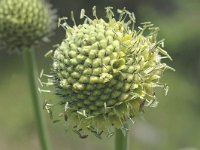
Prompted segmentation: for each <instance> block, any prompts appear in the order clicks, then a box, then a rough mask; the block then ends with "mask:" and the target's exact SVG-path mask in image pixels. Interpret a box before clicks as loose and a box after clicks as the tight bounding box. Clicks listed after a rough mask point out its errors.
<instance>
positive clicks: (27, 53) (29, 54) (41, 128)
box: [23, 49, 51, 150]
mask: <svg viewBox="0 0 200 150" xmlns="http://www.w3.org/2000/svg"><path fill="white" fill-rule="evenodd" d="M34 52H35V51H34V50H32V49H23V59H24V63H25V66H26V72H27V76H28V82H29V88H30V93H31V97H32V106H33V110H34V113H35V117H36V121H37V122H36V123H37V129H38V135H39V140H40V144H41V148H42V150H51V149H50V143H49V136H48V131H47V125H46V124H45V117H44V115H43V113H42V102H41V100H40V98H39V95H38V90H37V89H38V84H37V77H38V73H37V66H36V62H35V53H34Z"/></svg>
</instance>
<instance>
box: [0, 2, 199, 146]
mask: <svg viewBox="0 0 200 150" xmlns="http://www.w3.org/2000/svg"><path fill="white" fill-rule="evenodd" d="M50 3H52V5H53V8H55V9H57V12H58V16H59V17H63V16H69V15H70V11H71V10H74V14H75V16H76V17H75V18H76V19H78V18H79V13H80V9H81V8H85V9H86V13H87V14H88V16H92V15H91V12H92V11H91V8H92V6H93V5H96V6H97V14H98V16H104V7H105V6H114V8H123V7H126V8H127V9H128V10H129V11H133V12H134V13H135V15H136V19H137V20H136V21H137V24H139V23H140V22H144V21H151V22H153V23H154V24H155V25H156V26H159V27H160V29H161V30H160V34H159V38H165V39H166V40H165V49H166V50H167V51H168V52H169V54H170V55H171V56H172V58H173V61H172V62H170V61H168V62H167V63H169V64H170V65H171V66H172V67H174V68H175V69H176V72H172V71H167V72H166V73H165V74H164V78H163V82H166V83H167V84H168V85H169V87H170V89H169V94H168V95H167V96H166V97H165V96H164V93H163V92H162V91H160V92H158V97H159V101H160V103H159V105H158V107H157V108H156V109H147V110H146V112H145V115H144V117H142V118H140V117H138V118H137V121H136V124H135V125H134V126H131V129H130V142H129V147H130V150H133V149H135V150H200V129H199V127H200V100H199V98H200V79H199V78H200V1H199V0H190V1H189V0H74V1H69V0H51V1H50ZM77 22H78V21H77ZM64 34H65V33H64V30H63V29H61V28H59V29H56V32H55V33H54V35H53V36H52V37H51V42H49V43H42V44H40V45H39V46H38V47H37V48H36V53H37V60H38V62H37V63H38V68H39V70H41V69H42V68H45V70H48V68H49V67H50V63H51V60H49V59H44V54H45V53H46V52H47V51H48V50H50V49H51V48H52V46H53V45H54V44H56V43H60V42H61V40H62V38H63V37H64ZM44 113H45V114H46V112H45V111H44ZM46 118H47V121H48V125H49V132H50V137H51V141H52V145H53V147H54V149H56V150H79V149H81V150H93V149H95V150H102V149H106V150H111V149H113V148H114V146H113V138H109V139H103V140H99V139H96V138H95V137H94V136H90V137H89V138H87V139H84V140H83V139H80V138H79V137H78V136H77V135H75V134H74V133H72V132H68V133H66V132H65V130H64V128H65V127H64V124H62V123H58V124H53V123H52V122H50V119H49V117H48V116H47V114H46ZM0 150H40V147H39V141H38V137H37V129H36V121H35V118H34V114H33V110H32V107H31V100H30V94H29V89H28V84H27V78H26V75H25V71H24V65H23V61H22V56H21V55H20V54H18V55H17V54H12V55H9V54H7V53H6V52H0Z"/></svg>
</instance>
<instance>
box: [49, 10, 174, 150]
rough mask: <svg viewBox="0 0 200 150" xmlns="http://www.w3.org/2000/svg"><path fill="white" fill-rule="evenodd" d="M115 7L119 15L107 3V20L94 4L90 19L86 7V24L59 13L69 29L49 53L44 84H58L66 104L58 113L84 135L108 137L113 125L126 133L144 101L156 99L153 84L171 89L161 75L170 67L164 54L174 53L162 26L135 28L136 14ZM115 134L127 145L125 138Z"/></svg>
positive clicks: (147, 104) (55, 85) (59, 91)
mask: <svg viewBox="0 0 200 150" xmlns="http://www.w3.org/2000/svg"><path fill="white" fill-rule="evenodd" d="M117 12H118V14H119V19H118V20H116V19H115V18H114V13H113V11H112V7H106V17H107V20H106V19H105V20H104V19H101V18H98V17H97V15H96V7H93V16H94V19H91V18H89V17H88V16H86V15H85V10H84V9H82V10H81V15H80V18H81V19H82V18H84V23H83V24H80V25H76V22H75V19H74V16H73V12H72V14H71V19H72V21H73V22H74V26H73V27H70V26H69V25H68V24H67V22H66V20H67V18H61V19H60V22H59V25H61V26H62V27H63V28H64V29H65V31H66V38H65V39H64V40H63V41H62V43H61V44H59V45H58V46H57V48H56V49H55V50H54V51H53V50H51V51H50V52H48V53H47V54H46V56H51V57H52V59H53V64H52V67H51V74H50V75H49V76H48V83H46V85H53V86H54V87H55V91H53V92H54V93H56V94H57V95H59V96H60V98H61V101H60V103H59V104H60V105H62V106H63V107H62V109H61V110H60V112H61V113H62V115H63V116H64V118H65V120H66V121H67V122H68V125H69V127H71V128H72V129H73V131H74V132H76V133H77V134H79V135H80V136H81V137H87V134H86V135H85V134H84V132H87V131H88V130H89V131H90V132H92V133H94V134H95V135H96V136H97V137H99V138H101V136H102V135H103V133H104V135H106V136H110V135H112V134H113V127H114V128H117V129H120V132H121V133H119V134H117V135H119V136H120V137H122V133H124V134H125V135H126V132H127V130H128V128H127V126H125V124H127V121H128V120H131V121H132V122H133V118H134V117H135V116H136V115H137V114H138V113H139V112H141V111H143V109H144V108H145V106H155V105H156V104H157V101H156V96H155V91H154V89H155V88H156V87H160V88H164V89H165V90H166V91H167V86H166V85H165V84H162V83H160V77H161V76H162V74H163V72H164V70H165V69H171V68H170V67H169V66H167V65H166V64H165V63H162V62H161V59H163V58H169V59H171V58H170V56H169V55H168V54H167V52H166V51H165V50H163V49H162V47H163V40H161V41H157V39H156V37H157V33H158V28H157V27H153V24H151V23H150V22H145V23H142V27H139V30H138V31H136V30H135V27H134V25H135V16H134V14H133V13H131V12H129V11H127V10H126V9H122V10H120V9H118V10H117ZM48 92H49V91H48ZM52 106H56V104H50V103H48V102H47V105H46V109H47V111H48V112H49V113H50V114H52ZM117 132H119V130H117ZM117 139H118V140H117ZM117 139H116V140H117V141H118V142H119V143H122V141H124V142H125V144H124V146H125V147H126V137H125V138H123V137H122V138H121V139H120V138H117ZM125 147H124V148H122V149H126V148H125Z"/></svg>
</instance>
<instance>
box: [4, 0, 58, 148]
mask: <svg viewBox="0 0 200 150" xmlns="http://www.w3.org/2000/svg"><path fill="white" fill-rule="evenodd" d="M54 18H55V15H54V12H53V11H52V10H51V9H50V6H49V4H47V3H45V2H44V1H43V0H1V1H0V49H4V50H6V51H8V52H12V53H13V52H15V51H18V52H19V53H20V54H21V53H23V56H24V57H23V58H24V63H25V65H26V70H27V76H28V81H29V85H30V92H31V96H32V101H33V108H34V111H35V116H36V119H37V127H38V133H39V138H40V142H41V146H42V149H43V150H49V149H50V145H49V143H48V140H49V139H48V135H47V127H46V124H45V120H44V116H43V114H42V112H41V111H42V104H41V103H42V102H41V101H40V98H39V95H38V91H37V89H38V85H37V76H38V74H37V67H36V62H35V56H34V55H35V54H34V53H35V51H34V49H33V47H34V46H35V45H36V43H38V42H39V41H41V40H42V39H45V38H46V39H47V35H49V34H50V33H51V31H52V29H53V27H54V26H52V25H53V21H54Z"/></svg>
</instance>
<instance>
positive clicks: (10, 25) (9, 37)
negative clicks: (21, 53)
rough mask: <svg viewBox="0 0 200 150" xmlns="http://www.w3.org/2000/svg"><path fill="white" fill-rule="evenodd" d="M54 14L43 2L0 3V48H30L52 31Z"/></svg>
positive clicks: (17, 0) (14, 0) (3, 0)
mask: <svg viewBox="0 0 200 150" xmlns="http://www.w3.org/2000/svg"><path fill="white" fill-rule="evenodd" d="M53 13H54V12H53V11H51V10H50V6H49V4H47V3H45V2H44V1H43V0H1V1H0V48H1V49H2V48H3V49H6V50H9V51H14V50H20V49H21V48H23V47H30V46H32V45H34V44H35V43H36V42H37V41H40V40H41V39H43V38H44V37H45V36H47V34H49V33H50V31H51V29H52V27H53V26H52V24H53V23H52V20H53V19H54V14H53Z"/></svg>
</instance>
